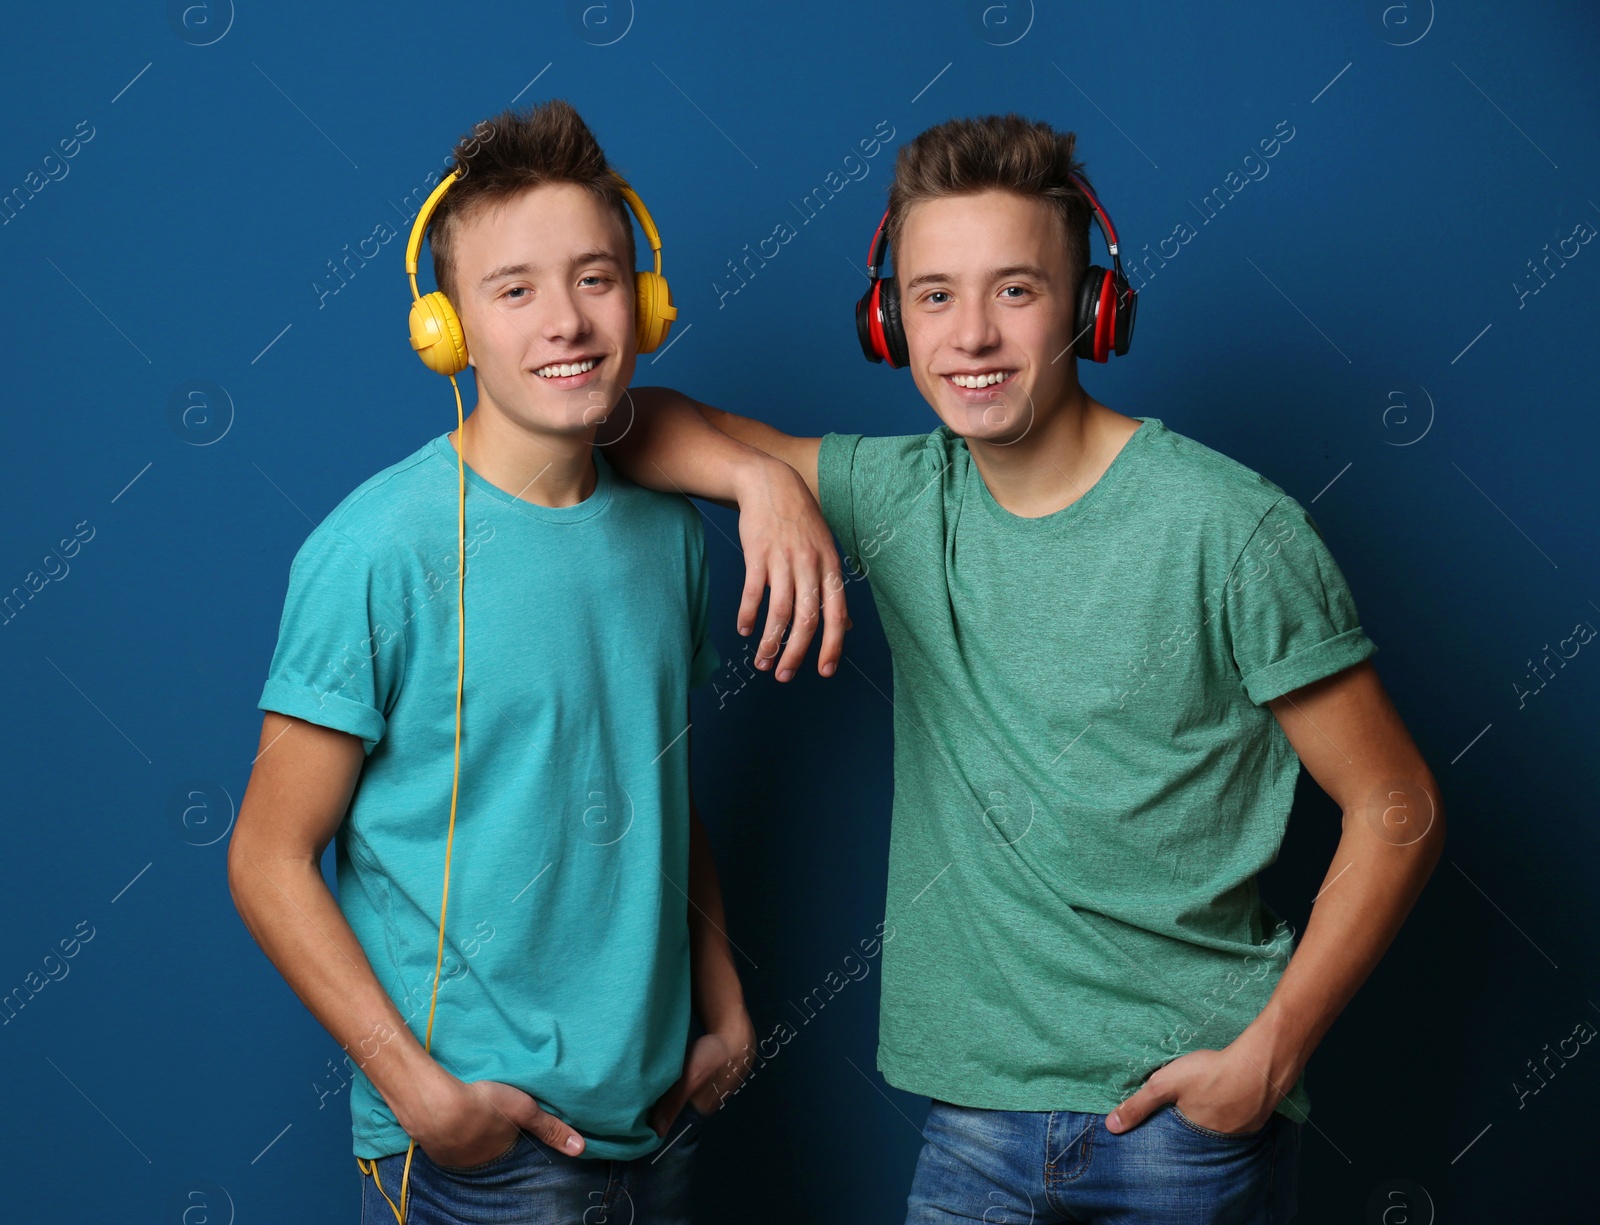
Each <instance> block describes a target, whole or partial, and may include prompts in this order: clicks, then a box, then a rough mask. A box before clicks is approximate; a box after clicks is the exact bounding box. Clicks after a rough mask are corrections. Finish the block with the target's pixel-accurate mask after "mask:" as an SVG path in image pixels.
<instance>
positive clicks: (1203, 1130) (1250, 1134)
mask: <svg viewBox="0 0 1600 1225" xmlns="http://www.w3.org/2000/svg"><path fill="white" fill-rule="evenodd" d="M1169 1108H1170V1109H1171V1111H1172V1117H1173V1118H1174V1119H1176V1120H1177V1121H1178V1122H1179V1123H1181V1124H1182V1125H1183V1126H1184V1127H1187V1128H1188V1129H1189V1130H1190V1131H1192V1132H1194V1133H1195V1134H1196V1135H1201V1136H1209V1137H1210V1138H1211V1139H1213V1140H1240V1141H1248V1140H1258V1139H1260V1138H1261V1137H1262V1136H1263V1135H1265V1134H1266V1130H1267V1128H1269V1127H1271V1126H1272V1119H1271V1117H1270V1116H1269V1117H1268V1119H1267V1121H1266V1122H1265V1123H1263V1124H1262V1125H1261V1126H1260V1127H1258V1128H1256V1129H1255V1130H1254V1131H1217V1130H1216V1129H1215V1128H1211V1127H1202V1126H1200V1124H1198V1123H1196V1122H1195V1121H1194V1120H1193V1119H1191V1118H1190V1117H1189V1116H1188V1115H1186V1114H1184V1113H1183V1111H1181V1110H1179V1109H1178V1103H1177V1102H1172V1103H1170V1104H1169Z"/></svg>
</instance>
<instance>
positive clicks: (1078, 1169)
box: [906, 1100, 1303, 1225]
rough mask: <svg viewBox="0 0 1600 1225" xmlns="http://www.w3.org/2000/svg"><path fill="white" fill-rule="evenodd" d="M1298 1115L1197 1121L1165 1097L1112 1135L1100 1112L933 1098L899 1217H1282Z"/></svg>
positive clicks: (1031, 1221)
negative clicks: (1239, 1126) (1243, 1126)
mask: <svg viewBox="0 0 1600 1225" xmlns="http://www.w3.org/2000/svg"><path fill="white" fill-rule="evenodd" d="M1302 1126H1303V1125H1302V1124H1300V1123H1296V1122H1295V1121H1293V1120H1292V1119H1290V1118H1289V1117H1288V1116H1286V1115H1284V1114H1281V1113H1279V1112H1278V1111H1274V1112H1273V1114H1272V1118H1271V1119H1269V1120H1268V1121H1267V1123H1266V1125H1265V1126H1263V1127H1262V1128H1261V1129H1260V1130H1258V1131H1252V1132H1243V1133H1239V1134H1236V1135H1229V1134H1226V1133H1224V1132H1219V1131H1212V1130H1211V1129H1210V1128H1206V1127H1201V1126H1199V1125H1197V1124H1195V1123H1193V1122H1191V1121H1190V1120H1189V1119H1187V1118H1185V1117H1184V1115H1183V1114H1182V1113H1181V1112H1180V1111H1179V1110H1178V1108H1177V1107H1176V1106H1174V1105H1167V1106H1163V1107H1161V1108H1160V1109H1159V1110H1157V1111H1156V1112H1155V1113H1154V1114H1152V1115H1151V1116H1150V1117H1149V1118H1148V1119H1146V1120H1145V1121H1144V1122H1143V1123H1141V1124H1139V1126H1137V1127H1135V1128H1134V1129H1133V1130H1132V1131H1127V1132H1123V1133H1122V1134H1121V1135H1114V1134H1113V1133H1112V1132H1110V1131H1108V1130H1107V1129H1106V1116H1105V1115H1103V1114H1081V1113H1078V1112H1076V1111H1072V1110H1053V1111H1043V1112H1037V1111H1025V1110H979V1109H976V1108H973V1107H968V1106H952V1105H950V1104H949V1103H948V1102H941V1101H937V1100H935V1101H934V1103H933V1107H932V1109H931V1110H930V1111H929V1112H928V1121H927V1123H926V1124H925V1125H924V1127H923V1129H922V1135H923V1139H924V1140H926V1142H927V1143H926V1144H924V1145H923V1148H922V1154H921V1156H920V1157H918V1159H917V1171H916V1174H915V1175H914V1176H913V1178H912V1181H911V1194H910V1196H909V1197H908V1199H907V1205H908V1212H907V1214H906V1225H936V1223H943V1222H949V1221H982V1222H984V1223H985V1225H1001V1223H1002V1222H1015V1223H1016V1225H1054V1223H1071V1225H1103V1223H1108V1222H1118V1223H1119V1225H1121V1223H1124V1222H1126V1223H1127V1225H1134V1223H1138V1225H1235V1223H1237V1225H1282V1223H1283V1222H1286V1221H1289V1220H1291V1219H1293V1217H1294V1213H1295V1192H1294V1183H1295V1170H1296V1167H1297V1166H1298V1165H1299V1158H1300V1129H1301V1127H1302Z"/></svg>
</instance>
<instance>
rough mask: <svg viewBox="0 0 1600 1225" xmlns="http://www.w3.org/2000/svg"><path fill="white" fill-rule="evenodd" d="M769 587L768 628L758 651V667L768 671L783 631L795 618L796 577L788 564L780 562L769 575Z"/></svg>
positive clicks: (763, 634)
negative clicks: (770, 590)
mask: <svg viewBox="0 0 1600 1225" xmlns="http://www.w3.org/2000/svg"><path fill="white" fill-rule="evenodd" d="M767 586H768V587H770V588H771V589H772V594H771V596H770V597H769V598H768V600H767V628H766V629H765V630H764V631H763V632H762V635H761V645H760V646H759V647H758V648H757V650H756V661H755V662H756V667H757V668H760V669H763V670H765V669H767V668H770V667H771V666H772V661H773V659H774V658H776V657H777V654H778V648H779V647H780V646H781V645H782V644H783V631H784V629H785V628H787V626H788V624H789V621H790V618H792V617H793V616H794V576H793V574H791V573H790V570H789V566H788V562H787V561H785V560H780V561H779V562H778V563H777V564H775V565H773V566H772V568H771V569H770V571H769V572H768V574H767Z"/></svg>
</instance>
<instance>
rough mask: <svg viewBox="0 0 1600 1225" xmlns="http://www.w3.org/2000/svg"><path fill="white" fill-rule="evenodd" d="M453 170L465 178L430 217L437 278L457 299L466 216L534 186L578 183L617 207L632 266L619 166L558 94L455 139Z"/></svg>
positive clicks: (628, 217)
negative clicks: (459, 237) (459, 244)
mask: <svg viewBox="0 0 1600 1225" xmlns="http://www.w3.org/2000/svg"><path fill="white" fill-rule="evenodd" d="M452 158H453V165H452V169H454V170H459V171H460V172H461V176H462V177H461V178H460V179H459V180H458V181H457V182H456V183H455V184H454V185H452V186H451V188H450V190H449V191H447V192H445V193H444V195H443V196H442V197H441V198H440V200H439V204H438V206H437V208H435V210H434V213H433V216H432V218H431V219H430V220H429V222H428V243H429V246H430V247H431V249H432V251H433V276H434V280H435V281H437V282H438V284H439V288H440V289H442V290H444V292H445V295H446V296H447V297H449V298H450V299H451V301H457V300H458V299H457V298H456V283H455V237H456V232H457V229H458V227H459V226H460V225H461V223H462V219H463V218H465V217H467V216H469V215H470V214H472V213H473V212H474V211H475V210H477V209H480V208H485V207H489V206H492V205H495V204H500V203H503V202H505V201H506V200H509V199H511V198H512V197H513V196H515V195H517V194H518V193H520V192H523V191H526V190H527V189H529V188H531V187H541V186H543V185H544V184H546V183H575V184H577V185H578V186H579V187H583V188H586V189H587V190H588V191H589V192H590V194H592V195H593V196H594V198H595V199H596V200H598V201H599V202H600V203H602V204H603V205H605V206H606V207H607V208H609V209H611V210H612V211H613V212H614V213H616V215H617V218H618V220H620V221H621V222H622V232H623V233H624V234H625V235H627V247H628V249H627V256H626V259H627V267H626V269H624V271H631V270H632V269H633V266H634V255H635V252H634V241H633V217H632V214H631V213H629V211H628V202H627V201H626V200H624V199H623V197H622V193H621V192H620V191H619V190H618V189H617V180H616V178H615V177H614V175H615V172H614V171H613V170H612V169H611V165H610V163H609V162H607V161H606V155H605V151H604V150H602V149H601V148H600V142H599V141H597V140H596V139H595V138H594V133H593V132H591V131H590V130H589V125H588V124H586V123H584V121H583V118H582V116H580V115H579V114H578V112H577V111H576V110H575V109H574V108H573V106H572V104H571V103H568V102H564V101H562V100H561V99H560V98H552V99H550V101H548V102H544V103H541V104H540V105H538V106H534V107H532V108H530V109H528V110H526V111H522V112H518V111H516V110H514V109H511V108H507V109H506V110H504V111H502V112H501V113H500V114H498V115H496V116H494V117H493V118H491V119H486V120H484V121H483V122H481V123H478V124H476V125H474V126H473V129H472V131H471V132H470V133H468V134H467V135H465V136H463V137H462V138H461V139H460V140H458V141H457V142H456V146H455V150H454V152H453V154H452Z"/></svg>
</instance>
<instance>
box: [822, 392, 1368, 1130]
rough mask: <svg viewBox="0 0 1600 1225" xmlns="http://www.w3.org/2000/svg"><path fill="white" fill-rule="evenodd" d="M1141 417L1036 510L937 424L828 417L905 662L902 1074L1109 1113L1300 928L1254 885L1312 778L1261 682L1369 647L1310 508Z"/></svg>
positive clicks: (1202, 1035)
mask: <svg viewBox="0 0 1600 1225" xmlns="http://www.w3.org/2000/svg"><path fill="white" fill-rule="evenodd" d="M1138 420H1139V421H1140V422H1141V423H1142V424H1141V425H1140V426H1139V428H1138V429H1137V430H1136V431H1135V432H1134V434H1133V435H1132V436H1131V437H1130V438H1129V439H1128V440H1127V442H1126V443H1125V444H1124V446H1123V447H1122V450H1121V451H1120V452H1119V453H1118V454H1117V456H1116V458H1115V459H1114V460H1113V461H1112V463H1111V465H1110V467H1109V468H1108V469H1107V470H1106V472H1105V474H1104V475H1103V476H1101V478H1100V479H1099V480H1098V481H1097V482H1096V483H1095V484H1094V485H1093V486H1092V487H1091V488H1090V489H1089V490H1088V491H1087V492H1086V493H1085V494H1083V496H1081V497H1080V498H1078V500H1077V501H1075V502H1073V503H1072V504H1071V505H1070V506H1067V507H1065V508H1064V509H1062V510H1059V511H1057V512H1055V513H1054V514H1050V515H1045V516H1042V517H1040V518H1033V519H1030V518H1023V517H1020V516H1017V515H1014V514H1012V513H1010V512H1009V511H1007V510H1005V509H1004V508H1003V507H1002V506H1000V504H999V503H997V502H996V501H995V500H994V497H993V495H992V494H991V493H990V492H989V489H988V487H987V486H986V485H985V484H984V481H983V478H982V476H981V474H980V473H979V472H978V469H977V466H976V465H975V464H973V463H972V460H971V455H970V453H969V452H968V450H967V446H966V443H965V441H964V440H963V439H961V438H960V437H959V436H957V435H955V434H953V433H952V432H951V431H950V430H949V429H948V428H947V427H944V426H941V427H940V428H938V429H936V430H934V431H933V432H932V433H931V434H920V435H912V436H908V437H897V438H863V437H862V436H861V435H859V434H829V435H827V436H826V437H825V438H824V439H823V440H822V446H821V451H820V454H819V456H818V460H817V469H818V484H819V489H820V492H821V502H822V510H823V513H824V515H825V516H826V517H827V520H828V523H829V525H830V526H831V527H832V528H833V530H834V531H835V532H836V533H837V535H838V537H839V539H840V541H841V542H842V544H843V545H844V550H845V552H846V554H847V555H848V556H849V558H850V559H851V564H852V566H853V567H854V568H856V569H857V570H864V571H865V574H866V578H867V580H868V582H869V583H870V584H871V587H872V593H873V597H874V599H875V601H876V603H877V606H878V612H879V615H880V618H881V620H882V622H883V627H884V633H885V634H886V636H887V637H888V640H889V646H890V650H891V652H892V655H893V659H894V741H895V753H894V783H895V793H894V814H893V820H892V826H891V833H890V849H889V886H888V901H887V913H886V915H885V920H886V926H885V931H886V934H885V937H884V946H883V989H882V1018H881V1032H880V1039H879V1048H878V1067H879V1069H880V1070H881V1071H882V1072H883V1074H884V1077H885V1078H886V1079H887V1080H888V1081H889V1083H890V1084H892V1085H895V1086H898V1087H899V1088H901V1089H904V1090H907V1091H908V1092H912V1093H919V1094H924V1095H926V1096H929V1097H933V1098H939V1099H941V1100H944V1101H948V1102H953V1103H956V1104H959V1105H964V1106H975V1107H982V1108H986V1109H997V1110H1078V1111H1086V1112H1094V1113H1106V1112H1108V1111H1110V1110H1112V1109H1114V1108H1115V1107H1116V1106H1117V1105H1118V1104H1119V1103H1120V1102H1122V1100H1123V1099H1124V1098H1126V1097H1127V1096H1128V1095H1129V1094H1131V1093H1132V1092H1133V1091H1134V1090H1135V1089H1137V1088H1138V1087H1139V1085H1140V1084H1142V1083H1143V1081H1144V1080H1145V1078H1146V1077H1147V1076H1149V1074H1150V1073H1151V1072H1153V1071H1155V1070H1156V1069H1157V1068H1158V1067H1160V1066H1161V1065H1162V1064H1164V1063H1167V1062H1169V1061H1171V1060H1172V1059H1175V1058H1177V1057H1178V1056H1179V1055H1183V1054H1187V1053H1188V1052H1189V1051H1193V1050H1203V1049H1213V1050H1214V1049H1220V1048H1222V1047H1224V1046H1226V1045H1227V1044H1228V1043H1229V1042H1231V1041H1232V1040H1233V1039H1234V1038H1236V1037H1237V1036H1238V1035H1239V1034H1240V1033H1241V1032H1242V1031H1243V1030H1244V1028H1245V1027H1246V1026H1247V1025H1248V1024H1249V1023H1250V1022H1251V1021H1252V1020H1253V1019H1254V1018H1255V1017H1256V1015H1257V1014H1258V1013H1259V1012H1260V1010H1261V1008H1262V1006H1263V1005H1264V1004H1265V1003H1266V1001H1267V999H1268V997H1269V996H1270V995H1271V994H1272V990H1273V988H1274V987H1275V986H1276V984H1277V981H1278V979H1279V977H1280V976H1281V974H1282V971H1283V968H1284V966H1285V964H1286V963H1287V962H1288V959H1289V956H1290V953H1291V952H1292V951H1293V947H1294V933H1293V932H1292V931H1291V930H1290V929H1289V928H1288V926H1287V924H1284V923H1282V921H1281V920H1279V918H1278V916H1277V915H1276V914H1274V913H1273V911H1272V909H1271V908H1270V907H1269V906H1267V905H1265V904H1264V903H1263V902H1262V900H1261V898H1260V895H1259V893H1258V891H1257V888H1256V879H1255V878H1256V874H1257V873H1258V872H1260V871H1261V870H1262V869H1263V868H1265V867H1267V866H1268V865H1269V864H1271V863H1272V862H1273V860H1274V859H1275V858H1276V857H1277V854H1278V846H1279V843H1280V842H1281V840H1282V838H1283V833H1284V828H1285V825H1286V823H1287V820H1288V816H1289V809H1290V806H1291V803H1292V801H1293V799H1294V790H1295V780H1296V778H1297V777H1298V775H1299V772H1300V759H1299V757H1298V756H1297V755H1296V754H1295V752H1294V749H1293V747H1292V746H1291V745H1290V743H1289V740H1288V737H1286V736H1285V735H1284V733H1283V730H1282V728H1281V727H1280V726H1279V725H1278V722H1277V719H1276V718H1275V717H1274V716H1273V714H1272V712H1271V710H1270V709H1269V708H1268V707H1267V706H1265V705H1264V703H1266V702H1268V701H1270V700H1271V699H1273V698H1275V697H1278V696H1279V695H1281V694H1283V693H1287V692H1289V691H1291V690H1293V689H1296V688H1298V687H1300V686H1302V685H1306V684H1309V683H1310V682H1312V681H1315V680H1319V679H1321V678H1322V677H1325V676H1328V675H1330V674H1332V673H1334V672H1337V671H1339V670H1341V669H1343V668H1348V667H1350V666H1351V665H1352V664H1356V663H1359V662H1360V661H1361V660H1363V659H1365V658H1367V657H1368V656H1369V655H1371V654H1372V653H1373V652H1374V651H1375V650H1376V649H1377V648H1376V647H1375V646H1374V645H1373V643H1372V642H1371V640H1370V639H1368V638H1367V636H1366V635H1365V634H1364V633H1363V632H1362V630H1361V626H1360V623H1359V621H1358V619H1357V616H1356V609H1355V603H1354V601H1353V600H1352V598H1351V595H1350V590H1349V587H1348V586H1347V585H1346V583H1345V580H1344V576H1343V575H1342V574H1341V573H1340V571H1339V568H1338V565H1337V564H1336V563H1335V562H1334V560H1333V557H1332V555H1331V554H1330V553H1329V552H1328V549H1327V546H1326V545H1325V544H1324V543H1323V540H1322V537H1321V534H1320V533H1319V531H1318V529H1317V527H1316V525H1315V523H1314V522H1313V521H1312V519H1311V517H1310V516H1309V515H1308V514H1307V513H1306V511H1305V510H1304V509H1303V508H1302V507H1301V506H1300V504H1299V503H1298V502H1296V501H1295V500H1294V499H1293V498H1291V497H1289V496H1288V495H1287V494H1285V493H1284V492H1283V490H1282V489H1280V488H1279V487H1278V486H1276V485H1274V484H1273V483H1272V482H1271V481H1268V480H1266V479H1265V478H1264V477H1262V476H1260V475H1258V474H1257V473H1255V472H1253V471H1251V470H1250V469H1249V468H1246V467H1245V466H1244V465H1242V464H1239V463H1237V462H1235V461H1233V460H1231V459H1228V458H1227V457H1226V456H1224V455H1221V454H1219V453H1218V452H1216V451H1213V450H1211V449H1210V448H1209V447H1205V446H1203V445H1201V444H1200V443H1197V442H1195V441H1194V440H1193V439H1190V438H1187V437H1185V436H1183V435H1181V434H1178V433H1175V432H1174V431H1172V430H1169V429H1167V428H1166V426H1164V425H1163V424H1162V423H1161V421H1160V420H1159V419H1157V418H1154V417H1142V418H1138ZM1279 1109H1280V1110H1282V1111H1283V1112H1284V1113H1286V1114H1289V1115H1290V1117H1292V1118H1296V1119H1300V1118H1304V1117H1305V1115H1306V1113H1307V1111H1308V1109H1309V1100H1308V1098H1307V1096H1306V1092H1305V1088H1304V1084H1303V1078H1302V1082H1299V1083H1296V1084H1295V1085H1294V1086H1293V1087H1292V1089H1291V1091H1290V1093H1289V1095H1288V1097H1287V1098H1286V1099H1285V1101H1284V1102H1283V1103H1281V1104H1280V1106H1279Z"/></svg>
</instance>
